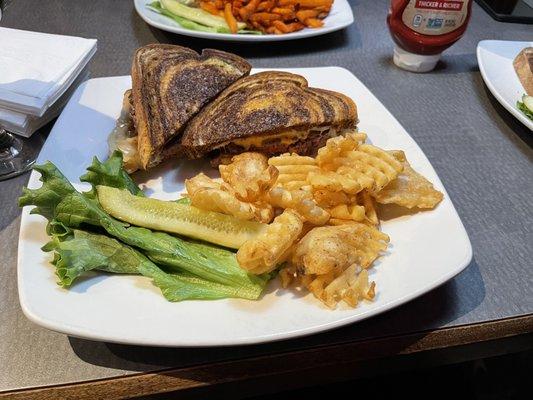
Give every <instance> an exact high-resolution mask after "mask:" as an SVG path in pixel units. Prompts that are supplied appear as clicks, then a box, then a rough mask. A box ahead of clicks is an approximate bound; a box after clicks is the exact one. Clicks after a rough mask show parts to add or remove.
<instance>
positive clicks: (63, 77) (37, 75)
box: [0, 28, 96, 137]
mask: <svg viewBox="0 0 533 400" xmlns="http://www.w3.org/2000/svg"><path fill="white" fill-rule="evenodd" d="M0 38H1V39H0V127H2V128H5V129H6V130H9V131H10V132H13V133H17V134H20V135H22V136H26V137H28V136H30V135H31V134H32V133H33V132H35V130H37V129H39V128H40V127H41V126H43V125H44V124H46V123H47V122H48V121H50V120H51V119H52V118H54V117H55V116H56V115H57V114H59V112H60V111H61V109H62V107H63V106H64V105H65V103H66V102H67V100H68V99H69V97H70V95H71V94H72V92H73V91H74V89H75V88H76V86H77V85H78V84H79V83H80V82H82V81H83V80H84V79H85V78H86V76H87V68H86V66H87V63H88V62H89V60H90V59H91V57H92V56H93V55H94V53H95V51H96V40H95V39H83V38H78V37H72V36H61V35H51V34H46V33H37V32H28V31H20V30H17V29H8V28H0Z"/></svg>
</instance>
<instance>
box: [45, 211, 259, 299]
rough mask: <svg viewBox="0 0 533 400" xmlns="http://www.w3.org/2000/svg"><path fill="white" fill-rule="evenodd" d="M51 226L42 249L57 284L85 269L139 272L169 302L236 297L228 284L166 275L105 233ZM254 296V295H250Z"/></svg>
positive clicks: (67, 282)
mask: <svg viewBox="0 0 533 400" xmlns="http://www.w3.org/2000/svg"><path fill="white" fill-rule="evenodd" d="M51 224H52V225H54V228H52V229H53V231H55V232H56V233H57V234H53V237H52V241H51V242H49V243H48V244H47V245H46V246H45V247H44V250H46V251H53V252H54V259H53V261H52V264H53V265H54V266H55V267H56V274H57V276H58V278H59V282H58V283H59V284H60V285H61V286H63V287H68V286H70V285H72V283H73V282H74V281H75V280H76V278H78V277H79V276H81V275H83V274H84V273H85V272H87V271H91V270H100V271H105V272H110V273H115V274H140V275H143V276H146V277H148V278H151V279H152V283H153V284H154V285H155V286H157V287H158V288H159V289H161V292H162V293H163V296H164V297H165V298H166V299H167V300H169V301H182V300H193V299H196V300H213V299H221V298H227V297H240V293H239V291H238V290H237V289H235V288H232V287H231V286H226V285H221V284H218V283H214V282H209V281H206V280H204V279H201V278H198V277H195V276H192V275H189V274H168V273H166V272H164V271H163V270H161V269H160V268H159V267H158V266H157V265H156V264H154V263H153V262H152V261H150V260H149V259H148V258H147V257H146V256H144V255H143V254H142V253H140V252H139V251H137V250H135V249H133V248H132V247H130V246H127V245H125V244H123V243H121V242H119V241H118V240H116V239H112V238H110V237H108V236H105V235H101V234H95V233H89V232H85V231H80V230H70V229H69V228H66V227H64V226H63V232H59V233H58V231H57V229H58V227H59V226H60V225H61V224H60V223H57V222H54V221H53V222H52V223H51ZM252 298H255V297H252Z"/></svg>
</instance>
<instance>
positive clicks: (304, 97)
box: [181, 71, 357, 163]
mask: <svg viewBox="0 0 533 400" xmlns="http://www.w3.org/2000/svg"><path fill="white" fill-rule="evenodd" d="M356 124H357V108H356V106H355V103H354V102H353V100H351V99H350V98H349V97H347V96H345V95H343V94H341V93H337V92H333V91H329V90H324V89H316V88H310V87H308V83H307V80H306V79H305V78H304V77H302V76H300V75H295V74H291V73H288V72H281V71H267V72H262V73H258V74H255V75H251V76H247V77H245V78H243V79H240V80H239V81H237V82H235V83H234V84H233V85H231V86H230V87H228V88H227V89H226V90H224V91H223V92H222V93H221V94H220V95H219V96H218V97H217V98H216V99H215V100H214V101H213V102H211V103H209V104H208V105H207V106H206V107H204V109H203V110H202V111H201V112H200V113H199V114H198V115H196V117H194V118H193V119H192V121H190V122H189V124H188V125H187V128H186V129H185V132H184V133H183V136H182V139H181V146H182V151H183V152H184V153H185V154H186V155H187V156H188V157H189V158H200V157H203V156H204V155H207V154H209V155H210V156H212V157H214V158H215V160H216V161H215V163H216V162H224V160H225V159H227V158H229V157H230V156H231V155H234V154H238V153H242V152H244V151H259V152H262V153H264V154H265V155H268V156H271V155H276V154H281V153H285V152H294V153H298V154H300V155H314V154H316V151H317V150H318V148H319V147H321V146H323V145H324V144H325V142H326V140H327V139H329V138H330V137H333V136H337V135H339V134H342V133H343V132H344V131H345V130H353V129H355V127H356Z"/></svg>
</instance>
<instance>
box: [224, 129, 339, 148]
mask: <svg viewBox="0 0 533 400" xmlns="http://www.w3.org/2000/svg"><path fill="white" fill-rule="evenodd" d="M328 129H330V127H329V126H325V127H319V128H312V129H310V130H296V129H291V130H287V131H284V132H281V133H275V134H272V135H258V136H249V137H246V138H242V139H235V140H232V141H231V142H226V143H222V144H220V145H219V146H217V148H220V147H224V146H227V145H228V144H229V143H234V144H236V145H238V146H240V147H242V148H243V149H245V150H249V149H250V148H252V147H253V148H255V149H261V148H262V147H263V146H265V145H268V144H269V142H271V141H273V140H279V143H281V144H282V145H284V146H289V145H291V144H293V143H296V142H297V141H299V140H305V139H307V137H308V136H309V135H310V134H311V133H312V132H323V131H326V130H328ZM331 131H332V132H331V133H330V134H331V136H335V134H334V130H333V129H332V130H331Z"/></svg>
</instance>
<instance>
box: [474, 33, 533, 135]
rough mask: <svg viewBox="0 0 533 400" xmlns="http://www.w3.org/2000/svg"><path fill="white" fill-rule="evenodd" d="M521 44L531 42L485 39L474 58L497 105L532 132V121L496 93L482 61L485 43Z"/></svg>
mask: <svg viewBox="0 0 533 400" xmlns="http://www.w3.org/2000/svg"><path fill="white" fill-rule="evenodd" d="M498 42H499V43H506V44H508V43H523V44H526V45H527V44H530V43H531V42H528V41H523V40H493V39H485V40H480V41H479V42H478V44H477V47H476V58H477V63H478V66H479V72H480V73H481V77H482V78H483V81H484V82H485V85H487V87H488V88H489V91H490V92H491V93H492V95H493V96H494V97H495V98H496V100H498V103H500V104H501V105H502V106H503V108H505V109H506V110H507V111H509V113H511V114H512V115H513V116H514V117H515V118H516V119H518V120H519V121H520V122H521V123H522V124H523V125H525V126H526V127H527V128H529V129H530V130H532V131H533V121H531V120H530V119H529V118H527V117H526V116H525V115H524V114H522V112H521V111H520V110H518V109H517V108H516V106H515V105H514V104H511V103H509V102H508V101H507V99H506V98H505V97H504V96H503V95H502V94H501V93H500V92H499V91H498V89H497V88H496V86H495V85H494V84H493V83H492V80H491V79H489V76H488V74H487V70H486V68H485V67H486V62H485V61H486V59H484V57H483V54H482V52H483V51H484V50H487V49H486V48H485V47H484V44H486V43H498ZM522 90H523V92H524V93H525V89H524V88H522Z"/></svg>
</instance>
